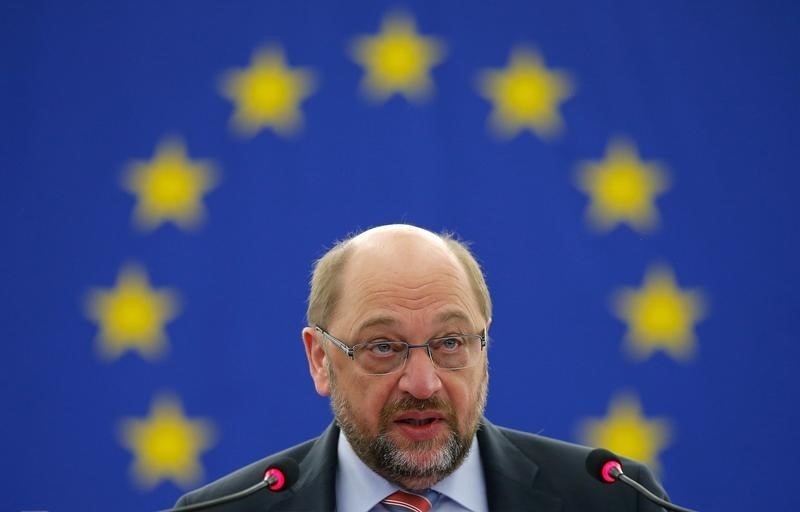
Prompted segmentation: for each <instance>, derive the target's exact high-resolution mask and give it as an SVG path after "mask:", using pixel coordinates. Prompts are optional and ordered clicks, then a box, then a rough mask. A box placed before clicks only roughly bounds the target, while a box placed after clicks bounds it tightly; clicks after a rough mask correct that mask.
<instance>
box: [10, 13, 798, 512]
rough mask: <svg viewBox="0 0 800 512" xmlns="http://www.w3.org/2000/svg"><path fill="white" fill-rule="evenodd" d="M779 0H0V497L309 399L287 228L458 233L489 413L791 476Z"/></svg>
mask: <svg viewBox="0 0 800 512" xmlns="http://www.w3.org/2000/svg"><path fill="white" fill-rule="evenodd" d="M799 15H800V7H798V5H797V4H796V3H794V2H788V1H775V2H730V1H718V0H714V1H700V2H697V1H678V2H652V1H647V2H639V1H633V0H620V1H615V2H593V1H586V0H568V1H564V2H539V1H532V2H525V1H503V2H477V1H442V2H430V1H428V2H423V1H419V2H416V1H411V2H407V3H404V4H397V3H389V2H383V1H375V2H372V1H370V2H366V1H364V2H341V1H340V2H280V1H259V2H255V1H254V2H214V1H192V2H188V1H174V2H127V3H122V2H107V1H82V2H52V1H43V0H39V1H37V0H32V1H8V0H7V1H5V2H3V4H2V7H0V40H1V41H2V44H1V45H0V101H1V102H2V108H1V109H0V130H2V132H0V141H2V142H0V147H2V153H0V172H2V177H3V184H2V187H0V219H2V233H3V235H2V240H3V250H2V258H0V275H2V286H1V287H0V290H2V291H1V292H0V311H2V322H0V339H1V340H2V357H0V365H2V366H0V368H1V369H2V372H0V392H1V393H2V412H3V419H2V422H0V440H2V442H3V444H4V448H3V462H4V464H3V468H2V470H0V476H1V477H2V480H3V482H4V485H3V489H4V492H2V493H0V509H2V510H111V509H113V510H119V511H124V510H155V509H159V508H164V507H167V506H169V505H171V504H172V503H173V502H174V500H175V499H176V498H177V497H178V496H179V495H180V494H181V493H182V492H184V490H185V489H188V488H192V487H194V486H197V485H200V484H202V483H204V482H208V481H210V480H212V479H214V478H217V477H219V476H222V475H223V474H225V473H227V472H229V471H231V470H233V469H235V468H237V467H239V466H241V465H243V464H245V463H248V462H250V461H252V460H255V459H257V458H260V457H262V456H264V455H265V454H268V453H271V452H273V451H276V450H278V449H281V448H284V447H287V446H289V445H291V444H295V443H297V442H300V441H303V440H305V439H307V438H310V437H313V436H315V435H317V434H318V433H320V432H321V431H322V430H323V429H324V428H325V426H326V425H327V424H328V422H329V421H330V419H331V414H330V412H329V408H328V403H327V400H326V399H323V398H320V397H318V396H317V395H316V394H315V393H314V389H313V386H312V383H311V380H310V378H309V377H308V373H307V372H308V370H307V366H306V362H305V356H304V353H303V349H302V345H301V342H300V329H301V328H302V327H303V326H304V313H305V298H306V294H307V281H308V277H309V271H310V266H311V262H312V261H313V260H314V259H315V258H317V257H319V256H320V255H321V254H322V252H323V250H324V248H325V247H327V246H330V244H331V243H332V242H333V241H334V240H336V239H337V238H340V237H343V236H345V235H346V234H347V233H349V232H352V231H354V230H358V229H362V228H367V227H370V226H374V225H377V224H382V223H391V222H410V223H414V224H418V225H421V226H424V227H427V228H429V229H432V230H436V231H439V230H443V229H447V230H453V231H455V232H456V233H458V234H459V235H460V236H461V237H462V238H464V239H466V240H469V241H471V242H473V249H474V251H475V252H476V253H477V255H478V257H479V259H480V261H481V262H482V264H483V265H484V268H485V271H486V274H487V277H488V281H489V285H490V288H491V290H492V292H493V297H494V301H495V315H494V322H493V324H492V330H491V333H490V334H491V337H492V345H491V346H490V365H491V384H490V397H489V406H488V409H487V416H488V417H489V418H490V419H492V420H493V421H494V422H496V423H499V424H502V425H506V426H510V427H514V428H518V429H523V430H528V431H533V432H541V433H543V434H545V435H549V436H554V437H559V438H564V439H568V440H571V441H577V442H587V443H594V444H601V443H602V444H606V445H611V447H612V448H615V449H618V450H620V451H622V452H626V453H631V454H633V455H634V456H638V457H641V458H644V459H645V460H648V462H650V463H651V464H653V465H654V466H656V467H657V468H658V470H659V473H660V476H661V478H662V480H663V482H664V484H665V486H666V487H667V489H668V490H669V492H670V494H671V495H672V497H673V499H674V500H675V501H677V502H679V503H682V504H685V505H687V506H690V507H692V508H697V509H700V510H726V511H735V510H741V511H745V510H764V509H770V510H789V509H791V508H793V506H794V500H790V490H791V489H792V488H793V478H792V470H791V468H792V467H793V466H794V462H795V460H796V458H797V455H798V449H797V448H796V447H795V446H794V443H793V441H792V440H793V438H794V436H795V435H796V432H797V423H798V412H797V398H796V396H797V389H798V383H799V381H800V378H798V375H797V374H798V356H799V355H800V348H799V347H798V341H800V340H799V338H800V336H799V335H800V328H798V323H797V312H798V306H799V305H800V301H798V298H797V296H798V284H800V280H798V262H800V243H799V242H798V228H797V222H798V218H800V217H798V213H800V209H799V208H798V206H797V200H796V197H797V188H798V185H800V179H798V172H797V160H798V155H797V148H798V147H799V145H798V142H800V141H798V135H797V133H798V131H797V122H798V120H799V119H800V116H798V114H800V104H799V102H798V90H800V89H798V88H799V87H800V71H799V70H798V66H797V63H798V42H799V41H798V37H799V36H798V34H800V31H798V26H799V25H798V22H799V21H800V16H799Z"/></svg>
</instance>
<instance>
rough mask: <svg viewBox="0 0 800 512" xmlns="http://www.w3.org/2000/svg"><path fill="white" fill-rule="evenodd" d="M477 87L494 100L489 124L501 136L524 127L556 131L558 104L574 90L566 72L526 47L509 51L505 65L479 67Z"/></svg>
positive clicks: (541, 133) (546, 135) (544, 132)
mask: <svg viewBox="0 0 800 512" xmlns="http://www.w3.org/2000/svg"><path fill="white" fill-rule="evenodd" d="M478 87H479V89H480V92H481V94H482V95H483V97H485V98H486V99H488V100H489V101H491V102H492V104H493V109H492V113H491V115H490V116H489V123H490V126H491V127H492V128H493V130H494V132H495V133H496V134H497V135H498V136H500V137H504V138H510V137H513V136H515V135H517V134H518V133H519V132H520V131H522V130H523V129H528V130H531V131H532V132H534V133H536V134H537V135H538V136H540V137H543V138H549V137H552V136H554V135H557V134H558V133H559V132H561V130H562V129H563V126H564V122H563V121H562V119H561V115H560V114H559V112H558V107H559V105H560V104H561V103H562V102H564V101H565V100H566V99H567V98H569V97H570V96H572V90H573V85H572V81H571V80H570V78H569V76H568V75H567V74H566V73H563V72H561V71H551V70H549V69H547V68H546V67H545V65H544V60H543V59H542V57H541V55H540V54H539V53H538V52H537V51H535V50H531V49H526V48H518V49H516V50H514V51H512V52H511V57H510V58H509V64H508V67H507V68H505V69H502V70H484V71H482V72H481V73H480V75H479V77H478Z"/></svg>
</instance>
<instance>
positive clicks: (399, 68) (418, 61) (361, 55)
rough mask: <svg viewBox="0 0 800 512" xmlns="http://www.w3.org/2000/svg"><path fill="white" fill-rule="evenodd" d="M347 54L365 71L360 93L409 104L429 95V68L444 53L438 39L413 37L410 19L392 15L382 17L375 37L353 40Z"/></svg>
mask: <svg viewBox="0 0 800 512" xmlns="http://www.w3.org/2000/svg"><path fill="white" fill-rule="evenodd" d="M350 53H351V55H352V58H353V59H354V60H355V61H356V62H358V63H359V64H361V65H362V66H363V67H364V69H365V71H366V75H365V77H364V79H363V80H362V82H361V88H362V90H363V92H364V93H365V94H366V95H367V96H368V97H369V98H370V99H372V100H375V101H377V102H383V101H386V100H387V99H389V98H390V97H391V96H392V95H393V94H401V95H403V96H405V97H406V99H408V100H410V101H418V100H422V99H425V98H426V97H427V96H429V95H430V93H431V91H432V89H433V82H432V80H431V77H430V73H431V68H432V67H433V66H435V65H436V64H438V63H440V62H441V61H442V59H443V58H444V53H445V52H444V45H443V44H442V43H441V42H440V40H438V39H436V38H433V37H423V36H420V35H419V34H417V31H416V26H415V23H414V18H412V17H411V16H409V15H408V14H405V13H401V12H396V13H393V14H389V15H387V16H386V17H384V19H383V22H382V24H381V32H380V33H379V34H378V35H376V36H362V37H359V38H357V39H356V40H355V41H354V42H353V44H352V45H351V51H350Z"/></svg>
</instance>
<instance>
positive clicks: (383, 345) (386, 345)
mask: <svg viewBox="0 0 800 512" xmlns="http://www.w3.org/2000/svg"><path fill="white" fill-rule="evenodd" d="M392 345H394V344H393V343H391V342H388V341H374V342H372V343H370V344H369V350H370V352H372V353H373V354H376V355H385V354H391V353H392V352H393V351H394V347H393V346H392Z"/></svg>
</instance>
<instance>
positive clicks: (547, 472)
mask: <svg viewBox="0 0 800 512" xmlns="http://www.w3.org/2000/svg"><path fill="white" fill-rule="evenodd" d="M477 436H478V446H479V447H480V453H481V461H482V463H483V473H484V477H485V478H486V492H487V494H488V496H487V500H488V503H489V509H490V510H491V511H513V512H521V511H526V510H530V511H533V512H626V511H630V512H634V511H639V512H661V510H662V509H660V508H659V507H657V506H656V505H654V504H652V503H650V502H649V501H647V500H645V499H644V498H640V497H639V496H638V494H636V493H635V492H634V491H633V489H630V488H629V487H627V486H625V485H624V484H622V483H616V484H611V485H609V484H603V483H601V482H599V481H597V480H595V479H594V478H592V477H591V476H589V475H588V474H587V472H586V469H585V465H584V464H585V462H584V461H585V459H586V455H587V454H588V453H589V451H590V448H587V447H584V446H578V445H574V444H570V443H565V442H563V441H557V440H554V439H549V438H546V437H542V436H538V435H534V434H527V433H524V432H517V431H515V430H510V429H506V428H501V427H497V426H495V425H493V424H492V423H490V422H489V421H488V420H486V419H485V418H484V419H483V421H482V423H481V426H480V428H479V429H478V433H477ZM338 439H339V429H338V428H337V427H336V426H335V425H331V426H330V427H329V428H328V429H327V430H326V431H325V432H324V433H323V434H322V435H321V436H320V437H318V438H316V439H312V440H311V441H307V442H305V443H302V444H299V445H297V446H294V447H292V448H289V449H287V450H284V451H282V452H280V453H276V454H274V455H271V456H269V457H266V458H264V459H262V460H260V461H258V462H255V463H253V464H250V465H249V466H246V467H244V468H242V469H240V470H238V471H236V472H234V473H231V474H230V475H228V476H226V477H223V478H221V479H219V480H217V481H216V482H213V483H210V484H208V485H206V486H205V487H203V488H201V489H198V490H196V491H192V492H190V493H188V494H186V495H184V496H182V497H181V498H180V499H179V500H178V503H177V505H176V506H182V505H189V504H192V503H197V502H200V501H206V500H210V499H213V498H217V497H219V496H224V495H227V494H232V493H234V492H237V491H240V490H242V489H245V488H247V487H250V486H251V485H253V484H255V483H257V482H259V481H260V480H261V479H262V477H263V474H264V471H265V470H266V469H267V467H269V466H270V464H271V463H273V462H274V461H276V460H277V459H278V458H280V457H286V456H288V457H291V458H293V459H294V460H296V461H297V462H298V464H299V466H300V477H299V479H298V481H297V483H296V484H295V485H294V486H292V487H291V488H290V489H288V490H286V491H283V492H270V491H268V490H263V489H262V490H260V491H258V492H256V493H254V494H252V495H250V496H248V497H247V498H245V499H242V500H240V501H236V502H232V503H228V504H226V505H222V506H221V507H220V508H217V509H214V510H225V511H231V512H233V511H236V512H245V511H271V512H278V511H283V512H287V511H333V510H335V509H336V492H335V483H336V464H337V455H336V446H337V442H338ZM623 465H624V468H625V473H626V474H627V475H628V476H630V477H631V478H633V479H635V480H637V481H639V482H640V483H641V484H642V485H644V486H645V487H647V488H648V489H650V490H651V491H653V492H655V493H656V494H658V495H660V496H664V491H663V489H662V488H661V486H660V485H659V484H658V483H657V482H656V481H655V479H654V478H653V476H652V475H651V473H650V472H649V471H648V470H647V468H646V467H645V466H643V465H641V464H639V463H636V462H633V461H630V460H623ZM339 512H347V511H339Z"/></svg>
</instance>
